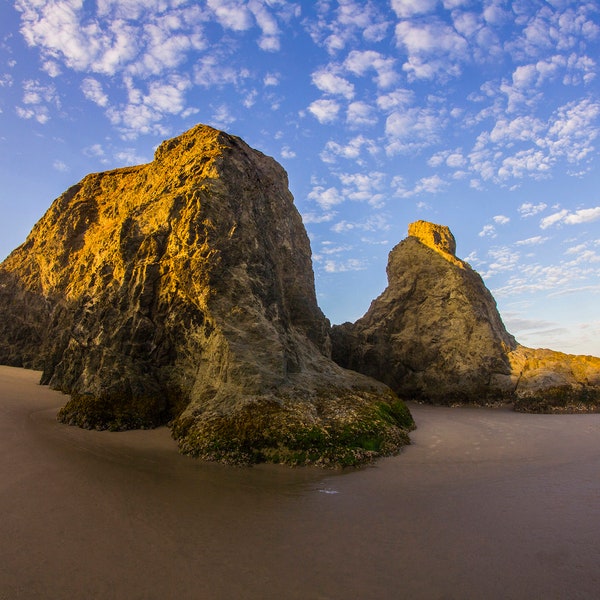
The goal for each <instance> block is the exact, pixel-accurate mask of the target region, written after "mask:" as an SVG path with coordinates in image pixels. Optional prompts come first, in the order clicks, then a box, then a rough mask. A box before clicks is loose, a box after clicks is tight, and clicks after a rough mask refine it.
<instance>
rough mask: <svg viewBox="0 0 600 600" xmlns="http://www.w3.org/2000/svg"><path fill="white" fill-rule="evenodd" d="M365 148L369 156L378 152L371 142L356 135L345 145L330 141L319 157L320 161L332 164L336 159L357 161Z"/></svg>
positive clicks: (374, 144)
mask: <svg viewBox="0 0 600 600" xmlns="http://www.w3.org/2000/svg"><path fill="white" fill-rule="evenodd" d="M365 148H366V150H367V152H368V153H369V154H371V155H374V154H377V152H378V150H379V148H378V146H377V144H376V143H375V142H374V141H373V140H371V139H369V138H366V137H365V136H363V135H358V136H356V137H354V138H352V139H351V140H350V141H349V142H348V143H347V144H345V145H344V144H340V143H338V142H335V141H333V140H330V141H329V142H327V144H325V148H324V149H323V152H321V155H320V156H321V160H322V161H324V162H326V163H333V162H335V161H336V160H337V159H338V158H345V159H350V160H357V159H358V158H359V157H360V155H361V154H362V151H363V149H365Z"/></svg>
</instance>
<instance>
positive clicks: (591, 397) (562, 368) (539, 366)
mask: <svg viewBox="0 0 600 600" xmlns="http://www.w3.org/2000/svg"><path fill="white" fill-rule="evenodd" d="M508 358H509V360H510V365H511V372H512V379H513V382H514V389H515V399H514V407H515V410H518V411H521V412H542V413H577V412H600V358H597V357H595V356H582V355H574V354H564V353H563V352H556V351H554V350H547V349H544V348H536V349H534V348H526V347H525V346H518V347H517V348H516V349H515V350H513V351H512V352H511V353H510V354H509V356H508Z"/></svg>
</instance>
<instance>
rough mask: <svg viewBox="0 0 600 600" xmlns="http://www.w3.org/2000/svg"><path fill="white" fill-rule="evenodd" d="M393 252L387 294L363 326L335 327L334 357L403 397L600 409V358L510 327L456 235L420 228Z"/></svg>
mask: <svg viewBox="0 0 600 600" xmlns="http://www.w3.org/2000/svg"><path fill="white" fill-rule="evenodd" d="M408 234H409V235H408V237H407V238H406V239H405V240H403V241H402V242H400V243H399V244H398V245H397V246H396V247H395V248H393V249H392V251H391V252H390V256H389V261H388V266H387V275H388V287H387V288H386V290H385V291H384V292H383V293H382V294H381V295H380V296H379V297H378V298H377V299H376V300H374V301H373V302H372V304H371V306H370V308H369V310H368V311H367V313H366V314H365V315H364V316H363V317H361V318H360V319H359V320H358V321H356V323H354V324H351V323H345V324H343V325H339V326H334V327H333V331H332V340H333V358H334V359H335V360H336V361H337V362H338V363H339V364H340V365H343V366H344V367H347V368H350V369H354V370H356V371H359V372H361V373H365V374H368V375H370V376H371V377H375V378H377V379H379V380H380V381H383V382H385V383H387V384H388V385H389V386H390V387H391V388H392V389H394V390H395V391H396V392H397V393H398V394H399V395H400V396H401V397H404V398H415V399H421V400H425V401H429V402H435V403H443V404H453V403H464V402H474V403H479V404H485V403H496V402H504V401H510V402H514V403H515V407H516V408H517V409H518V410H531V411H536V412H537V411H545V412H556V411H565V412H573V411H586V410H596V409H597V407H598V405H599V403H600V359H598V358H594V357H579V356H572V355H567V354H563V353H560V352H553V351H551V350H533V349H531V348H525V347H524V346H521V345H519V344H517V342H516V341H515V339H514V337H513V336H511V335H510V334H509V333H508V332H507V331H506V328H505V327H504V324H503V323H502V319H501V318H500V315H499V313H498V310H497V308H496V303H495V301H494V299H493V297H492V295H491V294H490V292H489V291H488V289H487V288H486V287H485V284H484V283H483V280H482V279H481V277H480V276H479V275H478V274H477V273H476V272H475V271H474V270H473V269H472V268H471V267H470V266H469V265H468V264H467V263H465V262H464V261H462V260H460V259H459V258H457V257H456V255H455V252H456V243H455V240H454V236H453V235H452V233H451V232H450V230H449V229H448V228H447V227H445V226H441V225H435V224H433V223H428V222H425V221H417V222H416V223H412V224H411V225H410V226H409V230H408Z"/></svg>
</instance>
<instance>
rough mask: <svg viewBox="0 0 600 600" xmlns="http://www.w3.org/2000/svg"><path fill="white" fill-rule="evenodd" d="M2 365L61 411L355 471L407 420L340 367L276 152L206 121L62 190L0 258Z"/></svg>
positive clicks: (188, 445) (199, 450)
mask: <svg viewBox="0 0 600 600" xmlns="http://www.w3.org/2000/svg"><path fill="white" fill-rule="evenodd" d="M0 301H1V304H0V323H2V324H3V325H2V328H3V329H1V330H0V335H1V337H2V343H1V344H0V362H4V363H6V362H8V363H10V364H13V365H23V366H34V367H37V368H42V369H43V376H42V383H46V384H49V385H50V386H52V387H53V388H56V389H59V390H62V391H64V392H65V393H67V394H70V395H71V400H70V401H69V402H68V403H67V404H66V406H65V407H64V408H63V409H62V410H61V412H60V414H59V417H60V419H61V420H62V421H64V422H67V423H71V424H76V425H80V426H83V427H97V428H103V427H109V428H113V429H120V428H129V427H149V426H154V425H157V424H159V423H163V422H166V421H168V420H170V419H174V421H173V433H174V436H175V437H176V438H177V439H178V441H179V444H180V448H181V450H182V451H183V452H186V453H189V454H193V455H197V456H200V457H203V458H208V459H214V460H222V461H226V462H255V461H261V460H271V461H275V462H289V463H311V462H312V463H314V462H317V463H332V464H340V463H342V464H346V463H358V462H361V461H364V460H367V459H369V458H371V457H373V456H376V455H378V454H388V453H392V452H395V451H397V450H398V449H399V448H400V447H401V446H402V445H403V444H404V443H406V442H407V436H406V431H407V430H408V429H410V427H412V419H411V417H410V414H409V412H408V410H407V409H406V407H405V406H404V405H403V404H402V403H401V402H400V401H399V400H398V399H397V397H395V395H394V394H393V393H392V392H391V391H390V390H389V389H388V388H387V387H386V386H384V385H383V384H381V383H378V382H376V381H374V380H371V379H368V378H366V377H364V376H362V375H359V374H357V373H352V372H349V371H345V370H343V369H342V368H340V367H339V366H338V365H336V364H335V363H333V362H332V361H331V360H330V358H329V357H330V338H329V323H328V321H327V320H326V319H325V317H324V315H323V314H322V312H321V311H320V309H319V308H318V306H317V302H316V296H315V288H314V278H313V271H312V264H311V252H310V245H309V241H308V237H307V234H306V231H305V229H304V226H303V224H302V220H301V218H300V215H299V213H298V212H297V210H296V209H295V207H294V204H293V198H292V196H291V194H290V192H289V190H288V185H287V176H286V174H285V172H284V170H283V169H282V168H281V166H280V165H278V164H277V163H276V162H275V161H274V160H273V159H271V158H269V157H267V156H265V155H263V154H261V153H260V152H258V151H256V150H253V149H251V148H250V147H249V146H247V145H246V144H245V143H244V142H243V141H242V140H240V139H239V138H236V137H234V136H230V135H227V134H225V133H223V132H220V131H217V130H214V129H212V128H209V127H206V126H197V127H196V128H194V129H192V130H190V131H189V132H187V133H185V134H183V135H181V136H179V137H177V138H175V139H172V140H168V141H166V142H164V143H163V144H161V145H160V146H159V147H158V149H157V150H156V153H155V158H154V161H153V162H152V163H149V164H147V165H141V166H137V167H129V168H124V169H117V170H114V171H109V172H105V173H95V174H91V175H88V176H87V177H85V178H84V179H83V180H82V181H81V182H80V183H78V184H77V185H75V186H73V187H72V188H70V189H69V190H68V191H66V192H65V193H64V194H63V195H62V196H60V197H59V198H58V199H57V200H56V201H55V202H54V203H53V204H52V206H51V207H50V209H49V210H48V212H47V213H46V215H45V216H44V217H43V218H42V219H41V220H40V221H39V222H38V223H37V224H36V226H35V227H34V228H33V230H32V232H31V234H30V235H29V237H28V238H27V240H26V242H25V243H24V244H23V245H22V246H21V247H19V248H18V249H17V250H15V251H14V252H13V253H12V254H11V255H10V256H9V257H8V258H7V259H6V261H5V262H4V263H3V264H2V265H1V266H0Z"/></svg>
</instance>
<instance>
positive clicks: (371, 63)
mask: <svg viewBox="0 0 600 600" xmlns="http://www.w3.org/2000/svg"><path fill="white" fill-rule="evenodd" d="M394 64H395V60H394V59H393V58H385V57H384V56H383V55H382V54H380V53H379V52H375V51H374V50H352V52H350V54H348V57H347V58H346V60H345V61H344V67H345V68H346V69H348V70H349V71H351V72H352V73H354V74H355V75H361V76H362V75H364V74H365V73H366V72H367V71H369V70H370V69H373V70H374V71H375V72H376V77H375V82H376V83H377V86H378V87H380V88H389V87H390V86H392V85H394V84H395V83H396V81H397V80H398V73H396V70H395V68H394Z"/></svg>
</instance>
